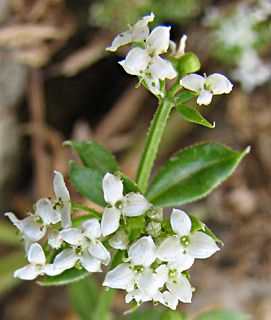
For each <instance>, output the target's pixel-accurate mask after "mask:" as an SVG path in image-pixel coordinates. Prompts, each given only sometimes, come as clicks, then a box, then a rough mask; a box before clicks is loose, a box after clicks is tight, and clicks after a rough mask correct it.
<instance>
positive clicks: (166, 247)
mask: <svg viewBox="0 0 271 320" xmlns="http://www.w3.org/2000/svg"><path fill="white" fill-rule="evenodd" d="M183 250H184V249H183V247H182V246H181V243H180V238H179V237H177V236H173V237H168V238H166V239H165V240H164V241H163V242H162V243H161V245H160V246H159V248H158V250H157V257H158V258H159V259H160V260H162V261H172V260H175V259H177V258H178V257H179V256H180V255H182V254H183Z"/></svg>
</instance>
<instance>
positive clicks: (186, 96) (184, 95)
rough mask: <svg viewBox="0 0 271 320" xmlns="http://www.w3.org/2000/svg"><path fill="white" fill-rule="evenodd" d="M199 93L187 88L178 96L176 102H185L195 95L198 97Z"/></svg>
mask: <svg viewBox="0 0 271 320" xmlns="http://www.w3.org/2000/svg"><path fill="white" fill-rule="evenodd" d="M198 95H199V94H198V93H197V92H194V91H190V90H185V91H183V92H182V93H180V94H179V96H178V97H177V100H176V103H179V104H181V103H184V102H186V101H188V100H190V99H192V98H194V97H197V96H198Z"/></svg>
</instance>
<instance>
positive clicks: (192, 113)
mask: <svg viewBox="0 0 271 320" xmlns="http://www.w3.org/2000/svg"><path fill="white" fill-rule="evenodd" d="M176 109H177V111H178V113H179V114H180V115H181V116H182V117H183V118H184V119H185V120H187V121H189V122H193V123H197V124H201V125H202V126H205V127H208V128H211V129H213V128H214V127H215V123H214V124H213V125H211V123H209V122H208V121H207V120H205V119H204V118H203V116H202V115H201V114H200V113H199V112H198V111H197V110H196V109H194V108H192V107H189V106H186V105H184V104H177V105H176Z"/></svg>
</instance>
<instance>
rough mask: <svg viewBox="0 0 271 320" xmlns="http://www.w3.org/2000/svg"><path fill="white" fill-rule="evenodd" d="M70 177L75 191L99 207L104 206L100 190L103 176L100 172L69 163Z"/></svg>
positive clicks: (101, 190) (72, 162)
mask: <svg viewBox="0 0 271 320" xmlns="http://www.w3.org/2000/svg"><path fill="white" fill-rule="evenodd" d="M70 177H71V181H72V183H73V185H74V187H75V188H76V189H77V191H79V192H80V193H81V194H82V195H84V196H85V197H86V198H88V199H90V200H92V201H93V202H95V203H97V204H99V205H100V206H102V207H104V206H106V203H105V201H104V197H103V189H102V180H103V175H102V174H101V173H100V172H97V171H95V170H92V169H89V168H84V167H81V166H79V164H77V163H76V162H74V161H71V162H70Z"/></svg>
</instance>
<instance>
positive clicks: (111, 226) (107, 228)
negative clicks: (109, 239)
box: [101, 207, 121, 237]
mask: <svg viewBox="0 0 271 320" xmlns="http://www.w3.org/2000/svg"><path fill="white" fill-rule="evenodd" d="M120 215H121V212H120V210H119V209H117V208H116V207H111V208H108V207H106V208H104V212H103V215H102V221H101V232H102V235H103V236H104V237H106V236H107V235H109V234H111V233H113V232H115V231H116V230H117V229H118V227H119V220H120Z"/></svg>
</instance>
